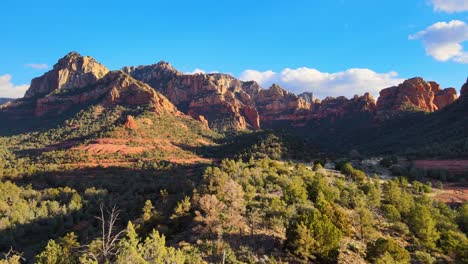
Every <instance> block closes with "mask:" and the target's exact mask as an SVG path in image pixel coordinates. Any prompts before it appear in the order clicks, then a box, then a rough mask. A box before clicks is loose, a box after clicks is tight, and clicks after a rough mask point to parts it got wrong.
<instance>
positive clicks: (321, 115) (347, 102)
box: [308, 93, 376, 122]
mask: <svg viewBox="0 0 468 264" xmlns="http://www.w3.org/2000/svg"><path fill="white" fill-rule="evenodd" d="M375 112H376V102H375V99H374V97H372V95H370V94H369V93H365V94H364V95H363V96H358V95H355V96H354V97H353V98H351V99H348V98H346V97H344V96H339V97H327V98H325V99H324V100H322V101H316V102H315V103H314V104H312V111H311V114H310V116H309V117H308V119H309V120H322V119H324V120H327V121H329V122H333V121H336V120H337V119H339V118H344V117H347V118H352V117H358V116H360V115H362V114H366V115H368V116H371V115H373V114H375Z"/></svg>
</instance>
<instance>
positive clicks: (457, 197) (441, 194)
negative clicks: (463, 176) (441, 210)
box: [433, 183, 468, 203]
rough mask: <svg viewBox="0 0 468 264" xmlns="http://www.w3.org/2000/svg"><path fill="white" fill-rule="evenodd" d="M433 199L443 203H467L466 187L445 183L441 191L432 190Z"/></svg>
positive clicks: (467, 192) (467, 188)
mask: <svg viewBox="0 0 468 264" xmlns="http://www.w3.org/2000/svg"><path fill="white" fill-rule="evenodd" d="M433 190H434V198H435V199H436V200H439V201H441V202H444V203H465V202H468V185H467V184H460V183H446V184H444V189H443V190H438V189H433Z"/></svg>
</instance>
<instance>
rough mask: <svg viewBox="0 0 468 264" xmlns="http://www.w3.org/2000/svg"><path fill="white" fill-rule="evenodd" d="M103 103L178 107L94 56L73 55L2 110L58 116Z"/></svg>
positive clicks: (162, 110) (168, 109)
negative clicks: (98, 60)
mask: <svg viewBox="0 0 468 264" xmlns="http://www.w3.org/2000/svg"><path fill="white" fill-rule="evenodd" d="M90 104H101V105H103V106H107V107H111V106H115V105H125V106H145V105H146V106H147V107H148V108H149V109H151V110H153V111H155V112H158V113H178V110H177V109H176V107H175V106H174V105H173V104H172V103H171V102H170V101H169V100H168V99H167V98H165V97H164V96H163V95H161V94H160V93H158V92H157V91H155V90H154V89H153V88H151V87H150V86H149V85H148V84H145V83H143V82H140V81H137V80H136V79H134V78H133V77H131V76H130V75H128V74H126V73H124V72H122V71H112V72H110V71H109V70H108V69H107V68H106V67H104V66H102V65H101V64H100V63H98V62H96V61H95V60H94V59H93V58H91V57H88V56H86V57H83V56H81V55H79V54H78V53H75V52H72V53H69V54H68V55H66V56H65V57H63V58H62V59H60V60H59V62H58V63H57V64H55V66H54V68H53V69H52V70H51V71H49V72H47V73H45V74H44V75H43V76H41V77H38V78H35V79H33V80H32V82H31V86H30V88H29V89H28V91H27V92H26V95H25V97H24V98H22V99H18V100H15V101H13V102H10V103H9V104H7V105H6V106H5V107H2V108H1V109H0V111H2V112H4V113H10V112H12V113H20V114H21V115H31V114H34V115H35V116H44V115H58V114H61V113H63V112H65V111H68V110H70V109H72V108H73V107H76V106H87V105H90Z"/></svg>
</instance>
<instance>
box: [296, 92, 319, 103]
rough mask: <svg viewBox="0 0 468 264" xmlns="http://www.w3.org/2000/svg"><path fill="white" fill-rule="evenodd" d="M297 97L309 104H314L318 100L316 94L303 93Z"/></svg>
mask: <svg viewBox="0 0 468 264" xmlns="http://www.w3.org/2000/svg"><path fill="white" fill-rule="evenodd" d="M297 97H299V98H301V99H302V100H304V101H306V102H307V103H309V104H313V103H315V102H316V101H317V98H315V96H314V94H313V93H310V92H305V93H301V94H299V95H298V96H297Z"/></svg>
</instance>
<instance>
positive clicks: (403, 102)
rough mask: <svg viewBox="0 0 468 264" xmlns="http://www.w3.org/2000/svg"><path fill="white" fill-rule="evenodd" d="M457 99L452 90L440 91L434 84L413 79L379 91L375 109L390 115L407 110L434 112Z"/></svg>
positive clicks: (438, 86) (420, 79)
mask: <svg viewBox="0 0 468 264" xmlns="http://www.w3.org/2000/svg"><path fill="white" fill-rule="evenodd" d="M456 99H457V95H456V91H455V90H454V89H453V88H448V89H446V90H442V89H441V88H440V85H439V84H437V83H436V82H426V81H424V80H423V79H422V78H413V79H409V80H406V81H404V82H403V83H402V84H400V85H398V86H394V87H390V88H386V89H383V90H382V91H380V97H379V100H378V102H377V108H378V110H379V112H380V113H391V112H397V111H402V110H408V109H415V110H420V111H425V112H434V111H437V110H439V109H442V108H443V107H445V106H447V105H448V104H451V103H453V102H454V101H455V100H456Z"/></svg>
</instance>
